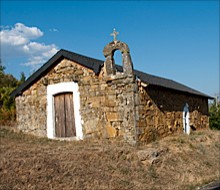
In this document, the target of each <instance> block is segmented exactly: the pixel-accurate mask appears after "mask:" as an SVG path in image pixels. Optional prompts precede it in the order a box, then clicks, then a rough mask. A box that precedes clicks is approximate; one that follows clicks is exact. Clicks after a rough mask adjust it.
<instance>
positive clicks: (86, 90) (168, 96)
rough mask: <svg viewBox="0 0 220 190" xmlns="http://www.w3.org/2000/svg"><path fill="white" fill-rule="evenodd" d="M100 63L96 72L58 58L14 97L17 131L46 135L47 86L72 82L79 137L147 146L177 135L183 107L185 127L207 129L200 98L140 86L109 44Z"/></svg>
mask: <svg viewBox="0 0 220 190" xmlns="http://www.w3.org/2000/svg"><path fill="white" fill-rule="evenodd" d="M116 50H120V51H121V53H122V57H123V70H124V72H117V71H116V67H115V63H114V58H113V56H114V52H115V51H116ZM104 55H105V57H106V61H105V64H104V67H103V68H102V69H101V71H100V73H99V74H98V75H96V74H95V73H94V72H93V71H92V70H90V69H88V68H86V67H83V66H82V65H80V64H78V63H76V62H73V61H70V60H67V59H63V60H61V61H60V62H59V63H58V64H57V65H56V66H55V67H54V68H52V69H51V70H50V71H49V72H48V73H47V74H45V75H44V76H42V77H41V78H40V79H39V80H38V81H37V82H36V83H35V84H33V85H32V86H31V87H30V88H28V89H27V90H25V91H24V92H23V94H22V95H21V96H18V97H16V110H17V121H18V128H19V129H20V130H22V131H25V132H28V133H31V134H34V135H38V136H46V134H47V132H46V130H47V126H46V125H47V94H46V93H47V86H48V85H51V84H57V83H62V82H73V81H74V82H77V83H78V86H79V93H80V114H81V119H82V120H81V121H82V129H83V137H84V138H91V137H93V138H112V137H122V138H123V139H124V140H126V141H127V142H129V143H130V144H135V143H136V142H137V141H140V142H149V141H152V140H155V139H157V138H160V137H165V136H167V135H170V134H173V133H175V132H181V133H182V132H183V108H184V106H185V104H186V103H188V105H189V110H190V125H191V126H193V127H194V128H195V129H199V128H207V127H209V120H208V102H207V99H206V98H202V97H200V96H193V95H189V94H184V93H182V92H178V91H175V90H170V89H165V88H162V87H159V86H151V85H147V84H144V85H143V84H142V82H141V81H138V80H136V78H135V76H134V74H133V65H132V61H131V57H130V53H129V48H128V46H127V45H126V44H125V43H122V42H120V41H114V42H111V43H109V44H108V45H107V46H106V47H105V48H104Z"/></svg>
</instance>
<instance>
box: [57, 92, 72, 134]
mask: <svg viewBox="0 0 220 190" xmlns="http://www.w3.org/2000/svg"><path fill="white" fill-rule="evenodd" d="M54 109H55V135H56V137H74V136H76V128H75V118H74V106H73V93H62V94H57V95H55V96H54Z"/></svg>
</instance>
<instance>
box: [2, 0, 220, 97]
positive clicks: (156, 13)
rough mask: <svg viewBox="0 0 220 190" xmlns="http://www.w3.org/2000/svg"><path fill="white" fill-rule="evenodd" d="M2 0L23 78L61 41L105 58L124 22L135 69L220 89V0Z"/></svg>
mask: <svg viewBox="0 0 220 190" xmlns="http://www.w3.org/2000/svg"><path fill="white" fill-rule="evenodd" d="M0 2H1V28H0V30H1V36H0V37H1V59H2V62H3V64H4V65H5V66H6V72H7V73H11V74H13V75H14V76H16V77H17V78H19V75H20V73H21V72H22V71H23V72H25V73H26V75H27V76H29V75H30V74H31V73H32V72H33V71H34V70H36V69H37V68H39V67H40V66H41V65H42V64H43V63H45V62H46V61H47V60H48V59H49V58H50V57H51V56H52V55H53V54H54V53H56V51H58V50H59V49H66V50H69V51H73V52H76V53H79V54H82V55H86V56H89V57H93V58H97V59H101V60H104V56H103V54H102V50H103V48H104V46H105V45H106V44H107V43H109V42H111V41H112V40H113V38H112V36H110V33H111V32H112V30H113V28H116V30H117V31H119V35H118V37H117V38H118V39H119V40H121V41H123V42H125V43H127V44H128V45H129V48H130V50H131V56H132V60H133V64H134V68H135V69H137V70H141V71H144V72H146V73H149V74H153V75H156V76H160V77H165V78H168V79H172V80H175V81H177V82H180V83H183V84H185V85H187V86H189V87H192V88H195V89H197V90H199V91H202V92H204V93H206V94H208V95H211V96H213V95H215V93H219V1H211V0H209V1H18V0H17V1H12V0H10V1H4V0H3V1H2V0H1V1H0ZM115 58H116V61H118V62H119V63H121V57H120V53H119V52H117V53H116V55H115Z"/></svg>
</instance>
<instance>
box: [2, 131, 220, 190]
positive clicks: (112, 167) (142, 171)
mask: <svg viewBox="0 0 220 190" xmlns="http://www.w3.org/2000/svg"><path fill="white" fill-rule="evenodd" d="M219 135H220V132H219V131H210V130H207V131H198V132H195V133H193V134H192V135H190V136H186V135H180V136H173V137H167V138H165V139H162V140H160V141H156V142H153V143H150V144H147V145H142V146H138V147H131V146H129V145H127V144H125V143H122V142H118V141H115V140H103V141H91V140H90V141H80V142H65V141H51V140H48V139H46V138H36V137H33V136H30V135H24V134H22V133H16V132H12V131H11V130H8V129H3V128H1V129H0V140H1V141H0V151H1V152H0V154H1V162H0V189H2V190H7V189H8V190H9V189H10V190H11V189H16V190H18V189H22V190H23V189H28V190H31V189H37V190H41V189H42V190H46V189H64V190H70V189H138V190H142V189H152V190H153V189H187V190H188V189H195V188H196V187H197V186H199V185H201V184H205V183H208V182H210V181H213V180H216V179H219V177H220V175H219V167H220V165H219V160H220V157H219V156H220V155H219V154H220V143H219V142H220V141H219V140H220V139H219Z"/></svg>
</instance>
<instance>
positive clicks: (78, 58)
mask: <svg viewBox="0 0 220 190" xmlns="http://www.w3.org/2000/svg"><path fill="white" fill-rule="evenodd" d="M63 58H66V59H69V60H72V61H74V62H77V63H79V64H80V65H82V66H85V67H87V68H89V69H91V70H93V71H94V72H95V74H98V73H99V72H100V70H101V67H102V66H103V65H104V61H101V60H97V59H93V58H90V57H86V56H83V55H79V54H76V53H73V52H70V51H67V50H63V49H61V50H60V51H58V52H57V53H56V54H55V55H54V56H53V57H52V58H51V59H50V60H49V61H47V62H46V63H45V64H44V65H43V66H42V67H40V68H39V69H38V70H37V71H36V72H35V73H34V74H33V75H31V76H30V77H29V78H28V79H27V80H26V81H25V82H24V83H23V84H22V85H20V86H19V87H18V88H17V89H15V90H14V91H13V92H12V94H11V97H16V96H19V95H20V94H22V93H23V92H24V91H25V90H26V89H28V88H29V87H30V86H31V85H32V84H34V83H35V82H36V81H37V80H39V79H40V78H41V77H42V76H44V75H45V74H46V73H48V72H49V71H50V70H51V69H52V68H53V67H54V66H56V65H57V64H58V63H59V62H60V61H61V60H62V59H63ZM116 68H117V70H118V71H122V67H121V66H119V65H116ZM134 74H135V75H136V77H137V78H139V79H140V80H141V81H142V82H144V83H147V84H149V85H154V86H160V87H164V88H168V89H172V90H176V91H180V92H184V93H188V94H193V95H197V96H202V97H205V98H209V99H212V97H210V96H208V95H206V94H204V93H201V92H199V91H197V90H194V89H192V88H189V87H187V86H185V85H182V84H180V83H178V82H175V81H173V80H169V79H165V78H161V77H157V76H153V75H150V74H147V73H144V72H141V71H138V70H134Z"/></svg>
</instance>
